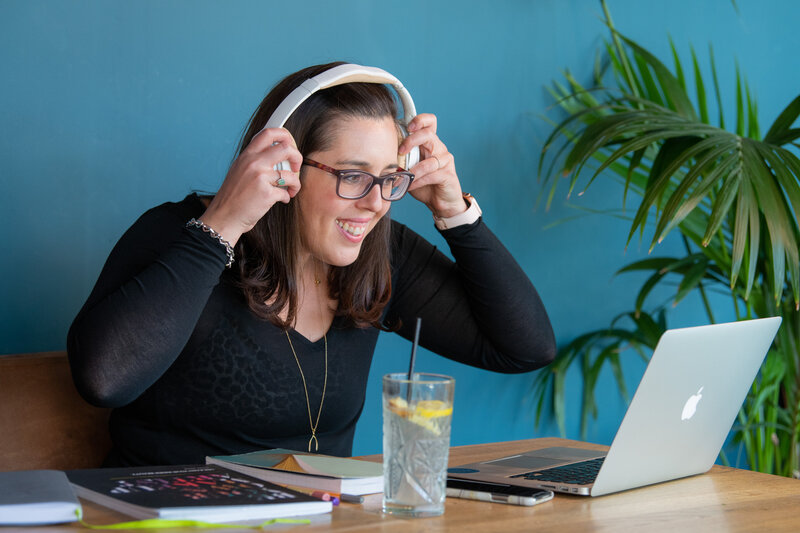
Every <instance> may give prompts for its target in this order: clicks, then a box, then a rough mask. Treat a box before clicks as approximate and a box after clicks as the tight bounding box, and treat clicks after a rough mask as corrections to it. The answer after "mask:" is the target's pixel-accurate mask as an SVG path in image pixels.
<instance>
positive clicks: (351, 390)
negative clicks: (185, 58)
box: [67, 194, 555, 466]
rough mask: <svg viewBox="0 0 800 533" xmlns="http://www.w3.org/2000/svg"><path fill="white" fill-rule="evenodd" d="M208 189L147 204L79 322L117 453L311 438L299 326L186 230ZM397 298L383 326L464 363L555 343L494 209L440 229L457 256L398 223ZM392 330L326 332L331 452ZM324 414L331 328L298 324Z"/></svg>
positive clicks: (324, 425) (511, 361) (84, 379)
mask: <svg viewBox="0 0 800 533" xmlns="http://www.w3.org/2000/svg"><path fill="white" fill-rule="evenodd" d="M204 210H205V207H204V206H203V204H202V202H201V201H200V199H199V198H198V197H197V196H196V195H194V194H193V195H190V196H187V197H186V198H185V199H184V200H183V201H181V202H176V203H165V204H162V205H160V206H158V207H155V208H153V209H151V210H149V211H147V212H146V213H145V214H143V215H142V216H141V217H140V218H139V219H138V220H137V221H136V222H135V223H134V224H133V226H131V228H129V229H128V230H127V231H126V232H125V234H124V235H123V236H122V237H121V238H120V240H119V242H118V243H117V244H116V246H115V247H114V249H113V250H112V252H111V254H110V255H109V257H108V260H107V261H106V264H105V265H104V267H103V270H102V272H101V273H100V276H99V279H98V281H97V284H96V285H95V287H94V289H93V290H92V292H91V294H90V296H89V298H88V300H87V301H86V303H85V305H84V306H83V308H82V309H81V311H80V312H79V313H78V315H77V317H76V318H75V321H74V322H73V324H72V327H71V328H70V331H69V335H68V339H67V347H68V353H69V358H70V364H71V366H72V372H73V379H74V380H75V383H76V386H77V387H78V390H79V391H80V392H81V394H82V395H83V396H84V398H86V399H87V400H88V401H89V402H91V403H93V404H95V405H99V406H105V407H113V408H114V409H113V410H112V414H111V421H110V431H111V437H112V441H113V450H112V453H111V455H110V456H109V458H108V460H107V463H106V464H107V465H108V466H111V465H162V464H191V463H202V462H204V460H205V457H206V456H207V455H224V454H234V453H244V452H248V451H254V450H259V449H266V448H288V449H295V450H306V449H307V447H308V441H309V438H310V433H311V432H310V426H309V417H308V404H307V401H306V394H305V391H304V388H303V382H302V379H301V376H300V372H299V371H298V368H297V361H295V358H294V356H293V355H292V352H291V349H290V346H289V342H288V341H287V339H286V334H285V333H284V331H283V330H282V329H281V328H278V327H276V326H274V325H272V324H271V323H269V322H268V321H265V320H263V319H260V318H258V317H257V316H256V315H254V314H253V313H252V311H251V310H250V309H249V307H248V305H247V302H246V300H245V298H244V295H243V293H242V291H241V289H239V288H238V287H237V286H236V284H235V279H236V278H235V276H236V269H235V268H234V269H225V261H226V256H225V251H224V248H223V247H222V246H221V245H220V244H219V243H218V242H217V241H215V240H214V239H212V238H211V237H210V236H209V235H207V234H204V233H203V232H202V231H200V230H196V229H192V228H186V227H185V225H186V222H187V221H188V220H189V219H191V218H192V217H199V216H200V215H202V213H203V211H204ZM391 224H392V227H391V231H392V237H391V239H392V246H391V266H392V296H391V299H390V302H389V304H388V306H387V307H386V309H385V310H384V323H391V324H396V323H398V320H399V321H400V322H401V323H402V326H401V327H400V328H399V330H397V333H399V334H400V335H402V336H404V337H406V338H408V339H411V338H412V337H413V327H414V323H415V318H416V317H418V316H419V317H421V318H422V320H423V324H425V328H423V332H422V334H421V336H420V344H421V345H422V346H424V347H425V348H428V349H430V350H431V351H433V352H435V353H438V354H440V355H443V356H445V357H448V358H450V359H453V360H456V361H460V362H462V363H465V364H468V365H472V366H476V367H479V368H485V369H489V370H494V371H499V372H508V373H512V372H525V371H529V370H533V369H535V368H539V367H541V366H543V365H545V364H547V363H549V362H550V361H551V360H552V359H553V357H554V355H555V342H554V338H553V332H552V328H551V326H550V322H549V320H548V318H547V314H546V312H545V309H544V306H543V305H542V302H541V300H540V298H539V296H538V294H537V292H536V290H535V288H534V286H533V284H532V283H531V282H530V280H529V279H528V277H527V276H526V275H525V273H524V272H523V271H522V269H521V268H520V267H519V266H518V265H517V263H516V262H515V261H514V259H513V258H512V257H511V255H510V254H509V253H508V251H507V250H506V249H505V248H504V247H503V245H502V244H501V243H500V241H499V240H497V238H496V237H495V236H494V235H493V234H492V233H491V231H489V229H488V228H487V227H486V225H485V224H484V223H483V221H482V220H478V221H477V222H475V223H473V224H469V225H464V226H459V227H456V228H452V229H449V230H444V231H441V234H442V235H443V236H444V238H445V240H446V241H447V243H448V245H449V247H450V251H451V253H452V254H453V257H454V258H455V260H456V261H455V262H453V261H451V260H450V259H449V258H447V257H446V256H445V255H444V254H442V253H441V252H440V251H438V250H437V249H436V248H435V247H434V246H433V245H431V244H430V243H429V242H427V241H426V240H425V239H423V238H422V237H420V236H419V235H418V234H416V233H415V232H413V231H412V230H410V229H409V228H407V227H406V226H404V225H402V224H400V223H398V222H395V221H392V223H391ZM378 333H379V331H378V330H377V329H375V328H372V327H368V328H357V327H352V326H349V325H347V323H346V321H345V320H344V319H343V318H341V317H336V318H334V320H333V323H332V324H331V327H330V329H329V331H328V332H327V334H326V337H327V344H328V371H327V388H326V393H325V397H324V404H323V410H322V415H321V417H320V421H319V426H318V428H317V438H318V440H319V452H320V453H326V454H330V455H340V456H348V455H350V454H351V450H352V444H353V435H354V431H355V426H356V422H357V421H358V418H359V416H360V414H361V411H362V409H363V406H364V397H365V393H366V387H367V378H368V376H369V369H370V365H371V362H372V356H373V352H374V351H375V345H376V342H377V339H378ZM289 334H290V336H291V339H292V343H293V345H294V348H295V352H296V354H297V358H298V361H299V362H300V365H301V366H302V369H303V373H304V375H305V379H306V386H307V389H308V402H309V403H310V406H311V415H312V418H313V419H314V420H316V416H317V409H318V408H319V405H320V399H321V397H322V387H323V382H324V376H325V365H324V359H325V357H324V350H325V342H324V340H323V339H319V340H318V341H315V342H311V341H310V340H308V339H307V338H305V337H304V336H303V335H301V334H299V333H298V332H296V331H294V330H290V332H289Z"/></svg>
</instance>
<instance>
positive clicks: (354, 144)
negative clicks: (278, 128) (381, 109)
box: [295, 117, 398, 266]
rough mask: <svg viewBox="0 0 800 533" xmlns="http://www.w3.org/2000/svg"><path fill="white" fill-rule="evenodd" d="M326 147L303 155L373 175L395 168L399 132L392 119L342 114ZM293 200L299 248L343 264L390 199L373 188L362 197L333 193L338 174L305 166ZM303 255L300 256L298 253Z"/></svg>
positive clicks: (353, 254) (355, 252)
mask: <svg viewBox="0 0 800 533" xmlns="http://www.w3.org/2000/svg"><path fill="white" fill-rule="evenodd" d="M334 127H335V129H334V131H333V142H332V144H331V145H330V147H329V148H328V149H327V150H324V151H319V152H314V153H310V154H304V155H305V156H306V157H308V158H310V159H313V160H314V161H317V162H319V163H322V164H324V165H328V166H329V167H333V168H335V169H337V170H344V169H360V170H365V171H367V172H369V173H371V174H374V175H375V176H380V175H382V174H388V173H391V172H393V171H395V170H396V169H397V148H398V136H397V129H396V126H395V122H394V120H393V119H392V118H389V117H386V118H382V119H373V118H353V117H348V118H344V119H341V120H340V121H339V122H338V123H337V124H336V125H335V126H334ZM295 201H297V202H298V205H299V208H300V216H301V217H302V220H303V228H302V238H303V248H301V250H302V251H303V252H307V253H310V254H311V256H312V257H314V258H316V259H318V260H320V261H322V262H323V263H326V264H329V265H333V266H346V265H349V264H351V263H353V262H354V261H355V260H356V258H357V257H358V254H359V252H360V251H361V243H362V242H363V241H364V238H365V237H366V236H367V235H368V234H369V232H370V231H372V229H373V228H374V227H375V224H377V223H378V221H379V220H380V219H381V217H383V215H385V214H386V212H387V211H388V210H389V204H390V203H389V202H388V201H386V200H384V199H383V198H382V197H381V191H380V188H379V187H373V188H372V189H371V190H370V192H369V193H368V194H367V196H365V197H364V198H359V199H357V200H346V199H344V198H340V197H339V196H337V194H336V176H334V175H333V174H329V173H327V172H325V171H324V170H321V169H318V168H315V167H310V166H304V167H303V182H302V188H301V189H300V193H299V194H298V195H297V198H296V199H295ZM301 260H302V258H301Z"/></svg>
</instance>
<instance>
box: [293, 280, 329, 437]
mask: <svg viewBox="0 0 800 533" xmlns="http://www.w3.org/2000/svg"><path fill="white" fill-rule="evenodd" d="M314 282H315V284H316V285H317V286H319V280H318V279H315V280H314ZM283 332H284V333H285V334H286V340H287V341H289V348H291V349H292V355H293V356H294V360H295V362H296V363H297V369H298V370H300V378H301V379H302V380H303V391H304V392H305V393H306V406H307V407H308V425H309V426H310V427H311V438H310V439H308V451H309V452H310V451H311V443H312V442H313V443H314V451H315V452H317V451H319V440H317V428H318V427H319V418H320V416H322V404H323V403H325V391H326V390H327V388H328V336H327V335H326V334H325V331H324V330H323V332H322V338H323V340H324V341H325V378H324V380H323V382H322V397H321V398H320V399H319V411H317V420H316V422H315V421H313V420H312V418H311V400H310V399H309V397H308V387H307V386H306V376H305V374H304V373H303V367H302V366H301V365H300V359H299V358H298V357H297V352H295V351H294V345H293V344H292V339H291V337H289V331H288V330H283Z"/></svg>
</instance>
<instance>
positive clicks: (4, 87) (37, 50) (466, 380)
mask: <svg viewBox="0 0 800 533" xmlns="http://www.w3.org/2000/svg"><path fill="white" fill-rule="evenodd" d="M737 4H738V6H739V13H737V12H736V11H735V10H734V8H733V7H732V4H731V2H729V1H727V0H707V1H703V2H697V1H696V0H674V1H672V2H642V1H638V0H609V5H610V8H611V10H612V14H613V16H614V19H615V23H616V25H617V27H618V28H619V29H620V30H622V31H623V32H624V33H626V34H627V35H629V36H630V37H632V38H633V39H635V40H637V41H639V42H640V43H641V44H643V45H644V46H646V47H647V48H649V49H650V50H652V51H654V52H656V53H657V54H658V55H659V56H660V57H661V58H663V59H664V60H667V59H668V58H669V55H668V54H669V48H668V40H667V39H668V36H672V38H673V39H674V40H675V42H676V43H677V45H678V48H679V50H680V52H681V53H682V54H684V58H687V59H688V50H689V48H688V45H689V43H693V44H694V45H695V47H696V48H697V49H698V50H699V51H700V55H701V58H703V60H704V62H705V57H706V55H705V53H704V52H705V50H706V46H707V44H708V43H713V45H714V49H715V53H716V58H717V64H718V69H719V72H720V77H721V81H722V84H723V89H724V92H725V93H726V94H729V95H731V96H730V98H728V102H731V103H732V95H733V90H732V87H733V86H732V80H733V73H734V59H738V61H739V64H740V66H741V69H742V71H743V72H744V73H745V74H746V75H747V76H748V78H749V80H750V83H751V88H752V89H753V92H754V93H755V95H756V96H757V98H758V101H759V102H760V107H759V109H760V113H761V117H762V121H763V123H764V124H765V125H766V124H768V123H769V122H771V121H772V119H773V118H774V117H775V116H776V114H777V113H778V112H779V111H780V109H781V108H782V107H783V106H784V105H785V104H786V103H788V102H789V100H790V99H791V98H793V97H794V96H795V95H796V94H797V89H798V87H800V71H798V69H797V68H796V65H797V63H796V53H797V50H798V49H800V46H798V45H800V37H798V35H799V34H800V32H797V28H796V25H797V20H798V12H800V9H799V8H798V7H797V6H798V4H797V3H796V1H794V0H772V1H769V2H757V1H755V0H739V1H738V2H737ZM400 5H402V6H403V10H402V11H398V10H397V9H398V6H400ZM600 16H601V9H600V5H599V2H597V1H589V0H538V1H528V0H495V1H492V2H484V1H468V2H465V1H463V0H460V1H456V0H442V1H438V2H430V1H419V0H410V1H406V2H391V3H390V2H384V1H377V0H373V1H370V0H361V1H352V0H350V1H338V2H330V1H321V0H316V1H303V2H299V1H298V2H281V3H278V2H266V1H236V2H221V1H219V2H211V1H137V2H130V1H106V2H99V1H96V2H90V1H61V2H55V1H41V0H5V1H3V2H2V3H1V4H0V125H1V126H2V127H0V183H2V190H3V194H2V195H0V228H2V234H3V238H2V244H0V279H1V280H2V281H0V291H2V292H0V302H2V307H1V308H0V353H17V352H33V351H44V350H60V349H63V348H64V344H65V340H64V339H65V335H66V330H67V328H68V326H69V324H70V322H71V320H72V317H73V316H74V314H75V313H76V312H77V310H78V309H79V307H80V306H81V304H82V302H83V300H84V299H85V298H86V296H87V295H88V293H89V291H90V290H91V287H92V285H93V283H94V280H95V279H96V277H97V275H98V273H99V271H100V268H101V267H102V264H103V261H104V259H105V257H106V255H107V254H108V252H109V251H110V249H111V247H112V246H113V244H114V243H115V242H116V240H117V238H118V237H119V236H120V235H121V233H122V232H123V231H124V230H125V228H127V227H128V226H129V225H130V224H131V223H132V222H133V221H134V220H135V219H136V217H137V216H138V215H139V214H140V213H141V212H143V211H144V210H145V209H147V208H149V207H151V206H153V205H156V204H158V203H161V202H164V201H167V200H176V199H180V198H182V197H183V196H184V195H186V194H187V193H188V192H190V191H191V190H193V189H203V190H215V189H216V188H217V187H218V186H219V184H220V183H221V181H222V179H223V177H224V176H225V172H226V169H227V166H228V164H229V163H230V161H231V158H232V156H233V152H234V147H235V144H236V142H237V140H238V137H239V135H240V133H241V131H242V128H243V127H244V125H245V122H246V120H247V118H248V117H249V116H250V113H251V112H252V110H253V109H254V108H255V106H256V105H257V104H258V102H259V101H260V100H261V98H262V97H263V95H264V94H265V93H266V92H267V91H268V90H269V88H270V87H271V86H272V85H273V84H274V83H275V82H277V81H278V79H280V78H281V77H282V76H284V75H285V74H287V73H289V72H292V71H294V70H297V69H299V68H301V67H303V66H307V65H309V64H315V63H321V62H327V61H331V60H336V59H344V60H348V61H352V62H358V63H363V64H369V65H377V66H381V67H383V68H385V69H387V70H389V71H390V72H392V73H394V74H395V75H397V76H398V77H399V78H400V79H401V80H403V81H404V83H405V85H406V86H407V87H408V88H409V89H410V91H411V92H412V94H413V96H414V99H415V101H416V103H417V107H418V109H419V110H421V111H428V112H433V113H436V114H437V115H438V117H439V122H440V134H441V137H442V138H443V140H444V141H445V143H447V145H448V147H449V148H450V150H451V151H452V152H453V153H454V154H455V156H456V161H457V165H458V169H459V175H460V177H461V180H462V184H463V187H464V189H465V190H467V191H470V192H472V193H473V194H475V196H476V197H477V198H479V200H480V203H481V206H482V208H483V210H484V214H485V218H486V221H487V222H488V223H489V224H490V226H491V227H492V229H493V230H494V231H495V232H496V233H497V234H498V235H499V236H500V237H501V238H502V240H503V241H504V242H505V244H506V245H507V247H508V248H509V249H510V250H511V251H512V253H513V254H514V255H515V256H516V257H517V258H518V260H519V261H520V263H521V264H522V265H523V267H524V268H525V270H526V271H527V273H528V274H529V275H530V277H531V279H532V280H533V281H534V283H535V284H536V285H537V287H538V288H539V290H540V292H541V295H542V297H543V299H544V301H545V303H546V305H547V306H548V309H549V311H550V314H551V318H552V321H553V324H554V327H555V331H556V335H557V338H558V340H559V342H562V343H563V342H567V341H569V340H570V339H572V338H573V337H574V336H575V335H577V334H579V333H581V332H584V331H586V330H588V329H593V328H598V327H601V326H605V325H606V324H608V322H609V320H610V318H611V317H613V316H615V315H616V314H617V313H619V312H621V311H624V310H627V309H628V308H629V306H630V305H631V303H632V299H633V294H634V288H635V286H636V284H635V283H632V281H635V280H634V279H633V278H621V279H616V278H614V277H613V273H614V271H615V270H616V269H617V268H619V266H621V265H622V264H623V263H625V262H628V261H631V260H633V259H635V258H637V257H638V256H640V255H642V251H641V250H639V249H638V247H637V245H635V244H634V245H632V246H631V247H630V248H629V249H628V251H627V252H624V250H623V249H624V235H625V233H626V231H625V230H626V225H625V223H623V222H619V221H614V220H611V219H606V218H602V217H599V218H598V217H592V218H585V219H581V220H577V221H573V222H569V223H566V224H562V225H559V226H556V227H554V228H551V229H546V228H545V227H546V226H547V225H548V224H551V223H553V222H555V221H557V220H559V219H562V218H564V217H566V216H571V215H574V214H575V211H574V210H572V209H570V208H569V207H567V206H566V205H565V203H566V201H565V199H564V198H563V197H560V198H557V199H556V202H555V205H554V207H553V208H552V209H551V211H550V212H544V211H543V210H541V209H540V210H534V200H535V197H536V194H537V192H538V191H539V188H540V186H539V184H538V183H537V182H536V179H535V165H536V163H537V161H538V153H539V151H540V150H541V146H542V141H543V139H544V138H545V137H546V135H547V134H548V132H549V126H547V124H546V123H545V122H544V121H543V120H541V119H540V118H539V115H540V114H542V113H544V112H545V111H546V109H547V107H548V106H549V105H550V103H551V102H550V99H549V98H548V96H547V93H546V92H545V90H544V88H543V87H544V86H545V85H547V84H548V83H550V81H551V80H553V79H555V78H558V77H559V76H560V73H561V71H562V70H563V69H565V68H569V69H570V70H571V71H572V72H573V73H574V74H575V75H576V76H577V77H578V79H581V80H584V81H588V80H589V77H590V75H591V69H592V66H593V62H594V58H595V51H596V50H597V48H598V47H599V46H600V45H601V43H602V41H603V39H604V38H605V36H606V32H605V29H604V26H603V25H602V23H601V21H600ZM572 201H573V202H574V203H575V204H578V205H581V206H587V207H593V208H597V207H609V206H616V205H618V194H617V191H616V189H615V188H613V187H608V186H603V185H601V186H599V187H597V188H596V189H592V190H590V191H589V192H588V193H587V194H586V195H584V196H582V197H580V198H576V199H573V200H572ZM394 216H395V217H396V218H397V219H400V220H402V221H404V222H406V223H408V224H409V225H411V226H412V227H413V228H414V229H416V230H417V231H419V232H421V233H422V234H424V235H426V236H428V237H429V238H430V239H432V240H433V241H434V242H436V243H437V244H439V245H443V242H442V241H441V239H440V238H439V237H438V235H437V234H436V232H435V231H434V229H433V226H432V223H431V220H430V215H429V214H428V213H427V211H426V210H425V208H424V207H422V206H420V205H416V204H415V202H413V201H410V200H409V201H407V202H402V203H401V205H398V206H397V208H396V209H395V210H394ZM663 246H664V247H665V248H667V249H668V248H669V247H670V246H675V243H671V242H669V241H668V242H666V243H665V244H664V245H663ZM725 305H727V302H726V301H722V302H720V303H719V310H718V312H719V314H720V315H721V316H722V317H725V315H726V310H725ZM703 320H704V318H703V315H702V313H701V312H700V310H699V307H698V306H697V305H696V303H693V302H687V303H685V304H681V306H680V307H679V308H678V309H677V310H676V311H675V312H674V313H673V317H672V323H673V324H674V325H690V324H695V323H698V322H702V321H703ZM409 350H410V346H409V343H408V342H406V341H404V340H402V339H400V338H398V337H396V336H392V335H384V336H382V338H381V341H380V342H379V345H378V350H377V353H376V358H375V362H374V366H373V371H372V376H371V384H370V387H369V390H368V393H367V394H368V402H367V408H366V410H365V412H364V416H363V418H362V421H361V423H360V425H359V428H358V431H357V436H356V443H355V449H354V452H355V453H357V454H362V453H375V452H379V451H380V412H379V395H380V393H379V378H380V376H381V375H382V374H384V373H387V372H389V371H397V370H402V369H404V368H405V367H406V365H407V359H408V354H409ZM419 368H420V370H425V371H436V372H441V373H447V374H452V375H454V376H455V377H456V378H457V393H456V411H455V412H456V414H455V425H454V430H453V444H457V445H458V444H468V443H477V442H488V441H495V440H509V439H521V438H529V437H533V436H543V435H554V434H556V429H555V428H554V426H553V425H552V424H551V423H549V422H548V423H545V424H544V425H543V426H542V427H540V428H539V430H538V431H537V430H534V427H533V406H532V403H531V401H530V399H529V398H530V394H529V387H530V383H531V381H532V378H533V376H532V375H523V376H503V375H496V374H491V373H488V372H484V371H480V370H474V369H470V368H465V367H462V366H460V365H457V364H454V363H450V362H449V361H446V360H443V359H441V358H439V357H437V356H433V355H431V354H427V353H423V354H422V355H421V356H420V360H419ZM628 368H629V373H628V377H629V380H630V382H631V386H632V387H633V386H634V385H635V383H637V382H638V379H639V377H640V375H641V370H642V365H641V364H640V363H637V362H635V361H631V362H630V363H629V365H628ZM571 383H572V384H573V386H575V385H577V381H576V379H575V376H573V379H571ZM615 390H616V389H615V387H614V386H613V384H612V383H611V381H610V379H607V378H604V379H603V380H602V381H601V384H600V391H601V393H600V401H601V404H600V408H601V417H600V419H599V421H598V422H597V423H596V424H595V425H594V426H593V428H592V430H591V432H590V435H589V437H590V440H593V441H595V442H601V443H609V442H610V440H611V438H612V437H613V434H614V431H615V429H616V427H617V425H618V424H619V421H620V420H621V416H622V414H623V412H624V402H623V401H622V400H621V399H619V398H618V395H617V393H616V392H615ZM578 400H579V394H578V392H577V390H576V393H575V396H574V397H573V398H571V399H570V403H569V413H570V424H569V434H570V436H572V437H576V436H577V435H578V433H577V416H576V414H577V404H578Z"/></svg>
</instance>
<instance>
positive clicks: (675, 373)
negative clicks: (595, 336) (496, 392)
mask: <svg viewBox="0 0 800 533" xmlns="http://www.w3.org/2000/svg"><path fill="white" fill-rule="evenodd" d="M780 323H781V318H780V317H773V318H763V319H757V320H745V321H739V322H731V323H727V324H714V325H710V326H699V327H691V328H681V329H673V330H669V331H666V332H665V333H664V334H663V335H662V336H661V339H659V341H658V345H657V346H656V349H655V351H654V352H653V356H652V357H651V358H650V362H649V363H648V365H647V369H646V370H645V373H644V376H643V377H642V380H641V381H640V382H639V387H638V388H637V390H636V394H635V395H634V397H633V400H632V401H631V404H630V406H629V407H628V411H627V412H626V413H625V417H624V418H623V420H622V424H621V425H620V427H619V430H617V434H616V436H615V437H614V441H613V442H612V443H611V447H610V448H609V449H608V452H597V451H592V450H584V449H578V448H570V447H552V448H544V449H540V450H534V451H530V452H527V453H523V454H519V455H513V456H508V457H501V458H498V459H494V460H489V461H484V462H480V463H472V464H467V465H461V466H458V467H454V468H450V469H449V470H448V476H449V477H451V478H457V479H468V480H473V481H483V482H490V483H500V484H505V485H515V486H523V487H537V488H544V489H549V490H553V491H558V492H566V493H570V494H577V495H585V496H601V495H603V494H609V493H612V492H618V491H622V490H627V489H632V488H636V487H642V486H644V485H650V484H653V483H659V482H662V481H669V480H672V479H677V478H682V477H686V476H691V475H694V474H701V473H703V472H707V471H708V470H709V469H710V468H711V467H712V466H713V465H714V461H715V460H716V458H717V456H718V454H719V451H720V449H722V445H723V444H724V442H725V438H726V437H727V435H728V432H729V430H730V428H731V425H732V424H733V421H734V419H735V418H736V414H737V413H738V412H739V408H740V406H741V405H742V402H743V401H744V398H745V396H746V395H747V391H748V390H749V389H750V386H751V385H752V383H753V380H754V379H755V377H756V374H757V373H758V370H759V368H760V367H761V363H762V361H763V360H764V356H765V355H766V353H767V350H768V349H769V347H770V345H771V344H772V340H773V338H774V337H775V334H776V332H777V331H778V326H780Z"/></svg>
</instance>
